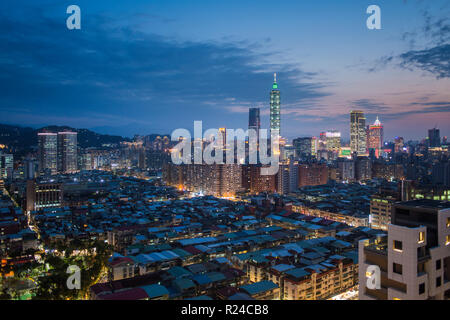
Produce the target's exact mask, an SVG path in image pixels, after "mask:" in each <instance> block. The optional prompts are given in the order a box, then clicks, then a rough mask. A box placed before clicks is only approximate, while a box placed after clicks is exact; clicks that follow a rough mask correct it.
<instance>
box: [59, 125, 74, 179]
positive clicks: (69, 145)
mask: <svg viewBox="0 0 450 320" xmlns="http://www.w3.org/2000/svg"><path fill="white" fill-rule="evenodd" d="M77 169H78V165H77V133H76V132H58V171H59V172H64V173H66V172H67V173H70V172H75V171H77Z"/></svg>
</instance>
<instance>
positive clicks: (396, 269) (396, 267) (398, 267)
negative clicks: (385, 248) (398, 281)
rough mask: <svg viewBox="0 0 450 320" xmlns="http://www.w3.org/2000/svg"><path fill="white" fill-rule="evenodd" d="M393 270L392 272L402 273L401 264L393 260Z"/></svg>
mask: <svg viewBox="0 0 450 320" xmlns="http://www.w3.org/2000/svg"><path fill="white" fill-rule="evenodd" d="M393 271H394V273H397V274H403V268H402V265H401V264H398V263H395V262H394V263H393Z"/></svg>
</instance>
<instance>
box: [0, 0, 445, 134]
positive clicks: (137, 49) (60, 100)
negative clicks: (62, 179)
mask: <svg viewBox="0 0 450 320" xmlns="http://www.w3.org/2000/svg"><path fill="white" fill-rule="evenodd" d="M77 4H78V5H79V6H80V8H81V15H82V27H81V30H68V29H67V28H66V27H65V20H66V18H67V16H68V15H67V14H66V10H65V9H66V7H65V6H64V5H63V4H58V3H57V2H56V1H42V2H41V4H40V5H35V6H33V5H31V4H27V6H26V7H25V8H20V9H19V8H15V7H13V6H11V5H8V4H3V5H2V12H4V13H3V15H4V17H2V19H1V21H2V22H1V24H2V29H3V30H10V32H8V33H5V34H4V35H2V41H1V46H2V49H4V50H1V58H2V59H1V60H0V61H1V62H0V65H1V67H2V69H3V70H4V74H5V76H3V77H2V78H1V87H2V91H3V94H2V95H1V98H0V116H1V118H2V119H3V121H2V122H3V123H7V124H19V125H25V126H32V127H41V126H45V125H68V126H72V127H83V128H88V129H91V130H94V131H96V132H100V133H109V134H120V135H124V136H132V135H133V134H150V133H157V132H159V133H170V132H171V131H172V130H173V129H175V128H180V127H182V128H189V126H191V125H192V123H193V121H194V120H202V121H203V122H204V123H205V125H207V126H208V127H229V128H232V127H240V128H246V127H247V114H248V109H249V108H251V107H257V108H260V110H261V127H262V128H269V112H270V110H269V103H270V102H269V96H270V85H271V83H272V79H271V78H272V76H273V73H274V72H276V73H277V75H278V83H279V88H280V91H281V92H282V96H283V97H282V108H281V122H282V123H283V125H282V127H283V132H282V135H283V136H286V137H288V138H290V139H292V138H295V137H299V136H308V135H318V133H319V132H320V131H324V130H333V129H335V130H339V131H340V132H342V134H343V138H344V139H348V138H349V130H348V123H347V122H348V114H349V112H350V111H351V110H353V109H357V110H362V111H364V113H365V115H366V118H367V123H373V122H374V121H375V118H376V116H379V117H380V121H382V122H383V124H384V126H385V132H384V134H385V137H386V139H387V140H389V139H393V138H394V137H395V136H404V137H405V138H406V139H421V138H423V137H425V136H426V130H428V129H429V128H433V127H438V128H440V129H441V132H442V135H443V136H445V135H448V132H449V129H450V128H449V123H450V94H449V93H448V92H447V91H448V90H447V88H448V87H449V85H450V80H449V70H448V65H446V64H445V61H446V57H447V56H448V52H449V48H450V45H449V39H448V32H446V30H447V28H448V26H449V19H448V18H447V17H448V14H446V13H448V11H449V5H448V3H446V2H445V1H434V2H432V3H431V2H430V1H400V0H399V1H389V2H388V1H378V3H377V5H379V6H380V8H381V12H382V29H381V30H368V29H367V28H366V25H365V22H366V19H367V17H368V15H367V14H366V11H365V10H366V8H367V5H368V3H367V4H366V3H355V2H354V1H344V2H342V1H341V2H339V3H335V2H333V1H326V2H325V3H323V5H325V6H327V7H328V8H329V9H330V10H327V11H325V12H324V11H323V10H321V8H320V5H317V4H310V3H309V4H299V3H296V2H294V1H284V2H282V3H281V4H279V15H280V16H278V15H275V16H273V17H271V13H272V11H271V4H270V2H267V1H262V2H259V3H258V6H256V5H254V4H253V5H251V4H250V3H248V2H243V3H242V2H239V4H238V3H237V2H234V1H231V2H227V6H223V5H220V4H218V3H206V2H204V1H196V2H193V3H190V4H189V5H186V4H183V3H182V2H179V1H169V2H166V3H164V4H158V5H157V6H156V5H154V4H148V3H146V2H143V1H138V0H135V1H130V2H127V3H126V4H125V3H117V4H110V3H106V2H102V1H98V2H96V3H95V4H93V3H90V2H88V1H79V2H78V3H77ZM236 8H239V10H236ZM199 9H204V10H199ZM23 10H25V11H23ZM306 11H307V12H308V14H307V15H305V14H302V13H303V12H306ZM5 12H7V13H8V15H7V16H6V15H5ZM24 12H25V13H26V14H24ZM204 12H208V14H207V15H206V14H205V13H204ZM25 16H26V19H25V18H24V17H25ZM244 17H246V19H240V18H244ZM281 17H282V19H281ZM226 21H234V22H233V23H225V22H226ZM317 21H322V23H317ZM193 22H194V23H193ZM204 25H208V28H203V27H202V26H204ZM181 26H183V28H181ZM206 29H207V30H206ZM317 128H319V129H317ZM417 128H421V130H417Z"/></svg>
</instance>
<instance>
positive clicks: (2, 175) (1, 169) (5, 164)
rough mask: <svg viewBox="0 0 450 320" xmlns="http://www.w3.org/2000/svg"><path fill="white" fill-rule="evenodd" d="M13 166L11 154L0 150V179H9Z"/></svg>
mask: <svg viewBox="0 0 450 320" xmlns="http://www.w3.org/2000/svg"><path fill="white" fill-rule="evenodd" d="M13 168H14V157H13V155H12V154H5V153H1V152H0V179H4V180H6V179H9V178H11V177H12V173H13Z"/></svg>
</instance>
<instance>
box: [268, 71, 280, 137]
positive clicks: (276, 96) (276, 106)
mask: <svg viewBox="0 0 450 320" xmlns="http://www.w3.org/2000/svg"><path fill="white" fill-rule="evenodd" d="M273 77H274V78H273V85H272V91H270V131H271V132H272V131H273V130H277V131H278V135H280V134H281V131H280V90H278V84H277V74H276V73H274V75H273Z"/></svg>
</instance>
